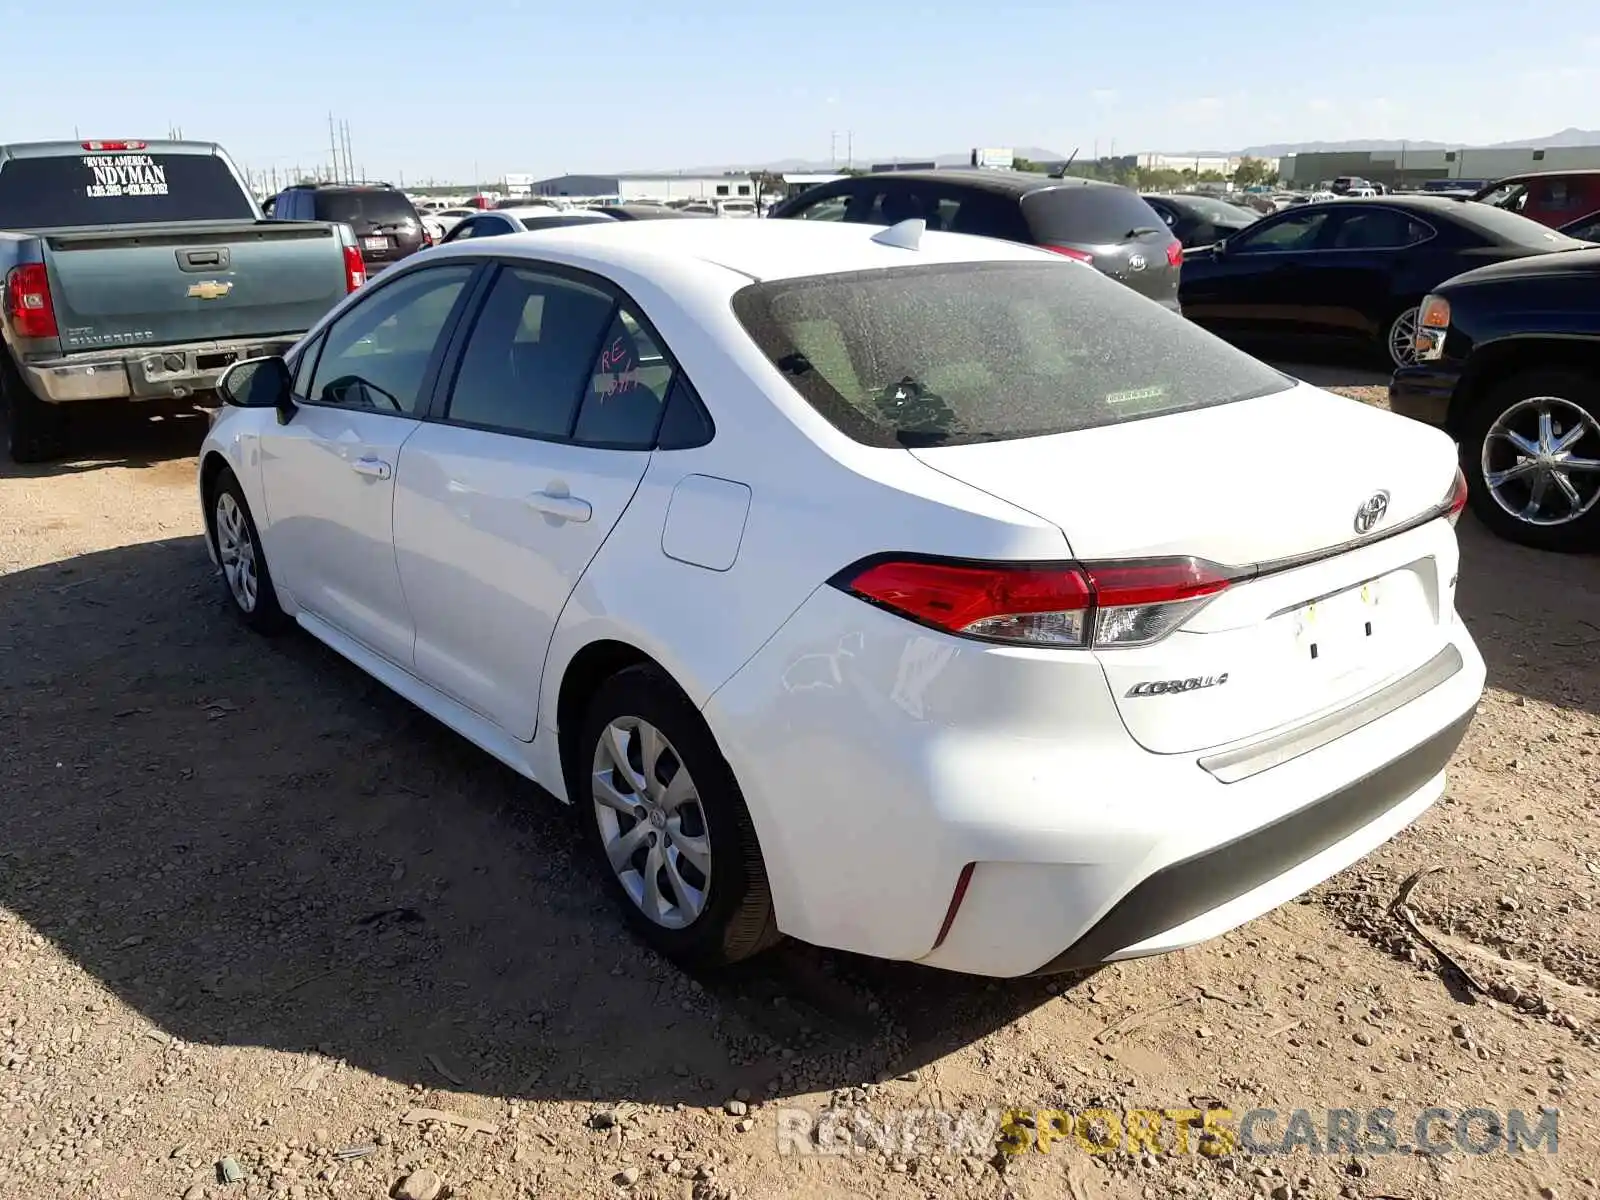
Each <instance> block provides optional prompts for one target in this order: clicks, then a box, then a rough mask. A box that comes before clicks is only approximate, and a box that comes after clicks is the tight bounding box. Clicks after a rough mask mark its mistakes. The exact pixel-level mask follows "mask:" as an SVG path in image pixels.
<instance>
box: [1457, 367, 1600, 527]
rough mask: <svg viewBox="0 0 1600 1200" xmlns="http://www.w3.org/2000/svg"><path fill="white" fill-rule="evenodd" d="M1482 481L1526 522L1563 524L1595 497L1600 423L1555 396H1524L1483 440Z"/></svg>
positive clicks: (1599, 485)
mask: <svg viewBox="0 0 1600 1200" xmlns="http://www.w3.org/2000/svg"><path fill="white" fill-rule="evenodd" d="M1481 465H1482V468H1483V481H1484V483H1485V484H1486V485H1488V488H1489V494H1490V495H1491V496H1493V497H1494V501H1495V503H1496V504H1498V505H1499V506H1500V507H1501V508H1503V509H1504V510H1505V511H1506V512H1507V513H1509V514H1510V515H1511V516H1513V517H1515V518H1516V519H1517V520H1519V521H1524V522H1526V523H1527V524H1529V525H1542V526H1553V525H1565V524H1567V523H1568V522H1571V521H1576V520H1577V519H1578V518H1579V517H1582V516H1583V515H1584V514H1586V513H1587V512H1589V510H1590V509H1592V508H1594V506H1595V504H1596V502H1597V501H1600V422H1596V420H1595V418H1594V417H1592V416H1590V415H1589V413H1588V412H1586V411H1585V410H1584V409H1583V408H1581V407H1579V406H1578V405H1576V404H1574V403H1573V402H1572V401H1570V400H1563V399H1562V398H1561V397H1559V396H1529V397H1528V398H1527V399H1526V400H1519V401H1518V402H1517V403H1515V404H1513V405H1512V406H1511V407H1510V408H1508V409H1506V411H1505V412H1503V413H1501V414H1500V416H1499V417H1498V418H1496V420H1495V422H1494V424H1493V425H1491V426H1490V427H1489V433H1488V436H1486V437H1485V438H1484V439H1483V457H1482V464H1481Z"/></svg>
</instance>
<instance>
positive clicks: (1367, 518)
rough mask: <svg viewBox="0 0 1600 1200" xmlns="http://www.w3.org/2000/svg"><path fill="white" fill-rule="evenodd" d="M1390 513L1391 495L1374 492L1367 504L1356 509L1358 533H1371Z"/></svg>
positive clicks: (1368, 498)
mask: <svg viewBox="0 0 1600 1200" xmlns="http://www.w3.org/2000/svg"><path fill="white" fill-rule="evenodd" d="M1388 511H1389V493H1388V492H1373V493H1372V495H1370V496H1368V497H1367V499H1366V502H1365V503H1363V504H1362V506H1361V507H1360V508H1358V509H1356V522H1355V524H1356V532H1357V533H1361V534H1366V533H1371V532H1372V531H1373V530H1374V529H1376V528H1377V527H1378V524H1379V522H1381V521H1382V520H1383V518H1384V516H1385V515H1386V514H1387V513H1388Z"/></svg>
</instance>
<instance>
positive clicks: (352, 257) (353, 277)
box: [344, 246, 367, 292]
mask: <svg viewBox="0 0 1600 1200" xmlns="http://www.w3.org/2000/svg"><path fill="white" fill-rule="evenodd" d="M366 281H367V264H366V263H364V262H362V261H361V251H359V250H357V249H356V248H355V247H354V246H346V247H345V248H344V290H345V291H346V292H353V291H355V290H356V289H357V288H358V287H360V286H361V285H362V284H363V283H365V282H366Z"/></svg>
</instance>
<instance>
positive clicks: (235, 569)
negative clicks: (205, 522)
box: [206, 467, 289, 636]
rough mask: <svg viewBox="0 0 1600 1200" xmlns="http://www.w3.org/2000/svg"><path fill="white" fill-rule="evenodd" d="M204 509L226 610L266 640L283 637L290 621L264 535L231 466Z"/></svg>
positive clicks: (220, 476)
mask: <svg viewBox="0 0 1600 1200" xmlns="http://www.w3.org/2000/svg"><path fill="white" fill-rule="evenodd" d="M206 505H207V507H208V509H209V515H210V524H211V538H212V545H213V546H214V547H215V549H216V552H217V560H218V563H219V564H220V566H221V568H222V590H223V593H224V594H225V595H226V596H227V597H228V606H229V607H230V608H232V609H233V611H234V614H235V615H236V616H237V617H238V618H239V620H241V621H243V622H244V624H245V625H246V627H248V628H250V629H252V630H254V631H255V632H256V633H260V634H265V635H267V636H271V635H273V634H276V633H281V632H282V631H283V630H284V629H287V628H288V626H289V617H288V616H287V615H286V614H285V613H284V611H283V608H282V607H281V606H280V605H279V604H278V592H277V589H276V587H275V586H274V585H273V582H272V571H271V570H270V569H269V568H268V566H267V556H266V554H265V553H264V552H263V551H262V549H261V534H260V533H259V532H257V530H256V523H255V519H254V518H253V517H251V515H250V505H249V502H248V501H246V500H245V498H244V489H243V488H242V487H240V486H239V480H238V479H237V478H236V477H235V476H234V473H233V472H232V471H230V470H229V469H228V468H227V467H223V468H222V470H221V471H219V472H218V474H217V477H216V479H215V480H214V481H213V483H212V485H211V488H210V494H209V495H208V496H207V498H206Z"/></svg>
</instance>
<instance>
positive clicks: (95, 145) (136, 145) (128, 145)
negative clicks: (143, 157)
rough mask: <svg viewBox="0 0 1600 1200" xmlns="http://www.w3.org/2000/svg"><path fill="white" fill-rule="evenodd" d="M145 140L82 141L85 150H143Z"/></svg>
mask: <svg viewBox="0 0 1600 1200" xmlns="http://www.w3.org/2000/svg"><path fill="white" fill-rule="evenodd" d="M148 144H149V143H147V142H84V143H83V148H84V149H85V150H96V151H114V150H143V149H144V148H145V147H146V146H147V145H148Z"/></svg>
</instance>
